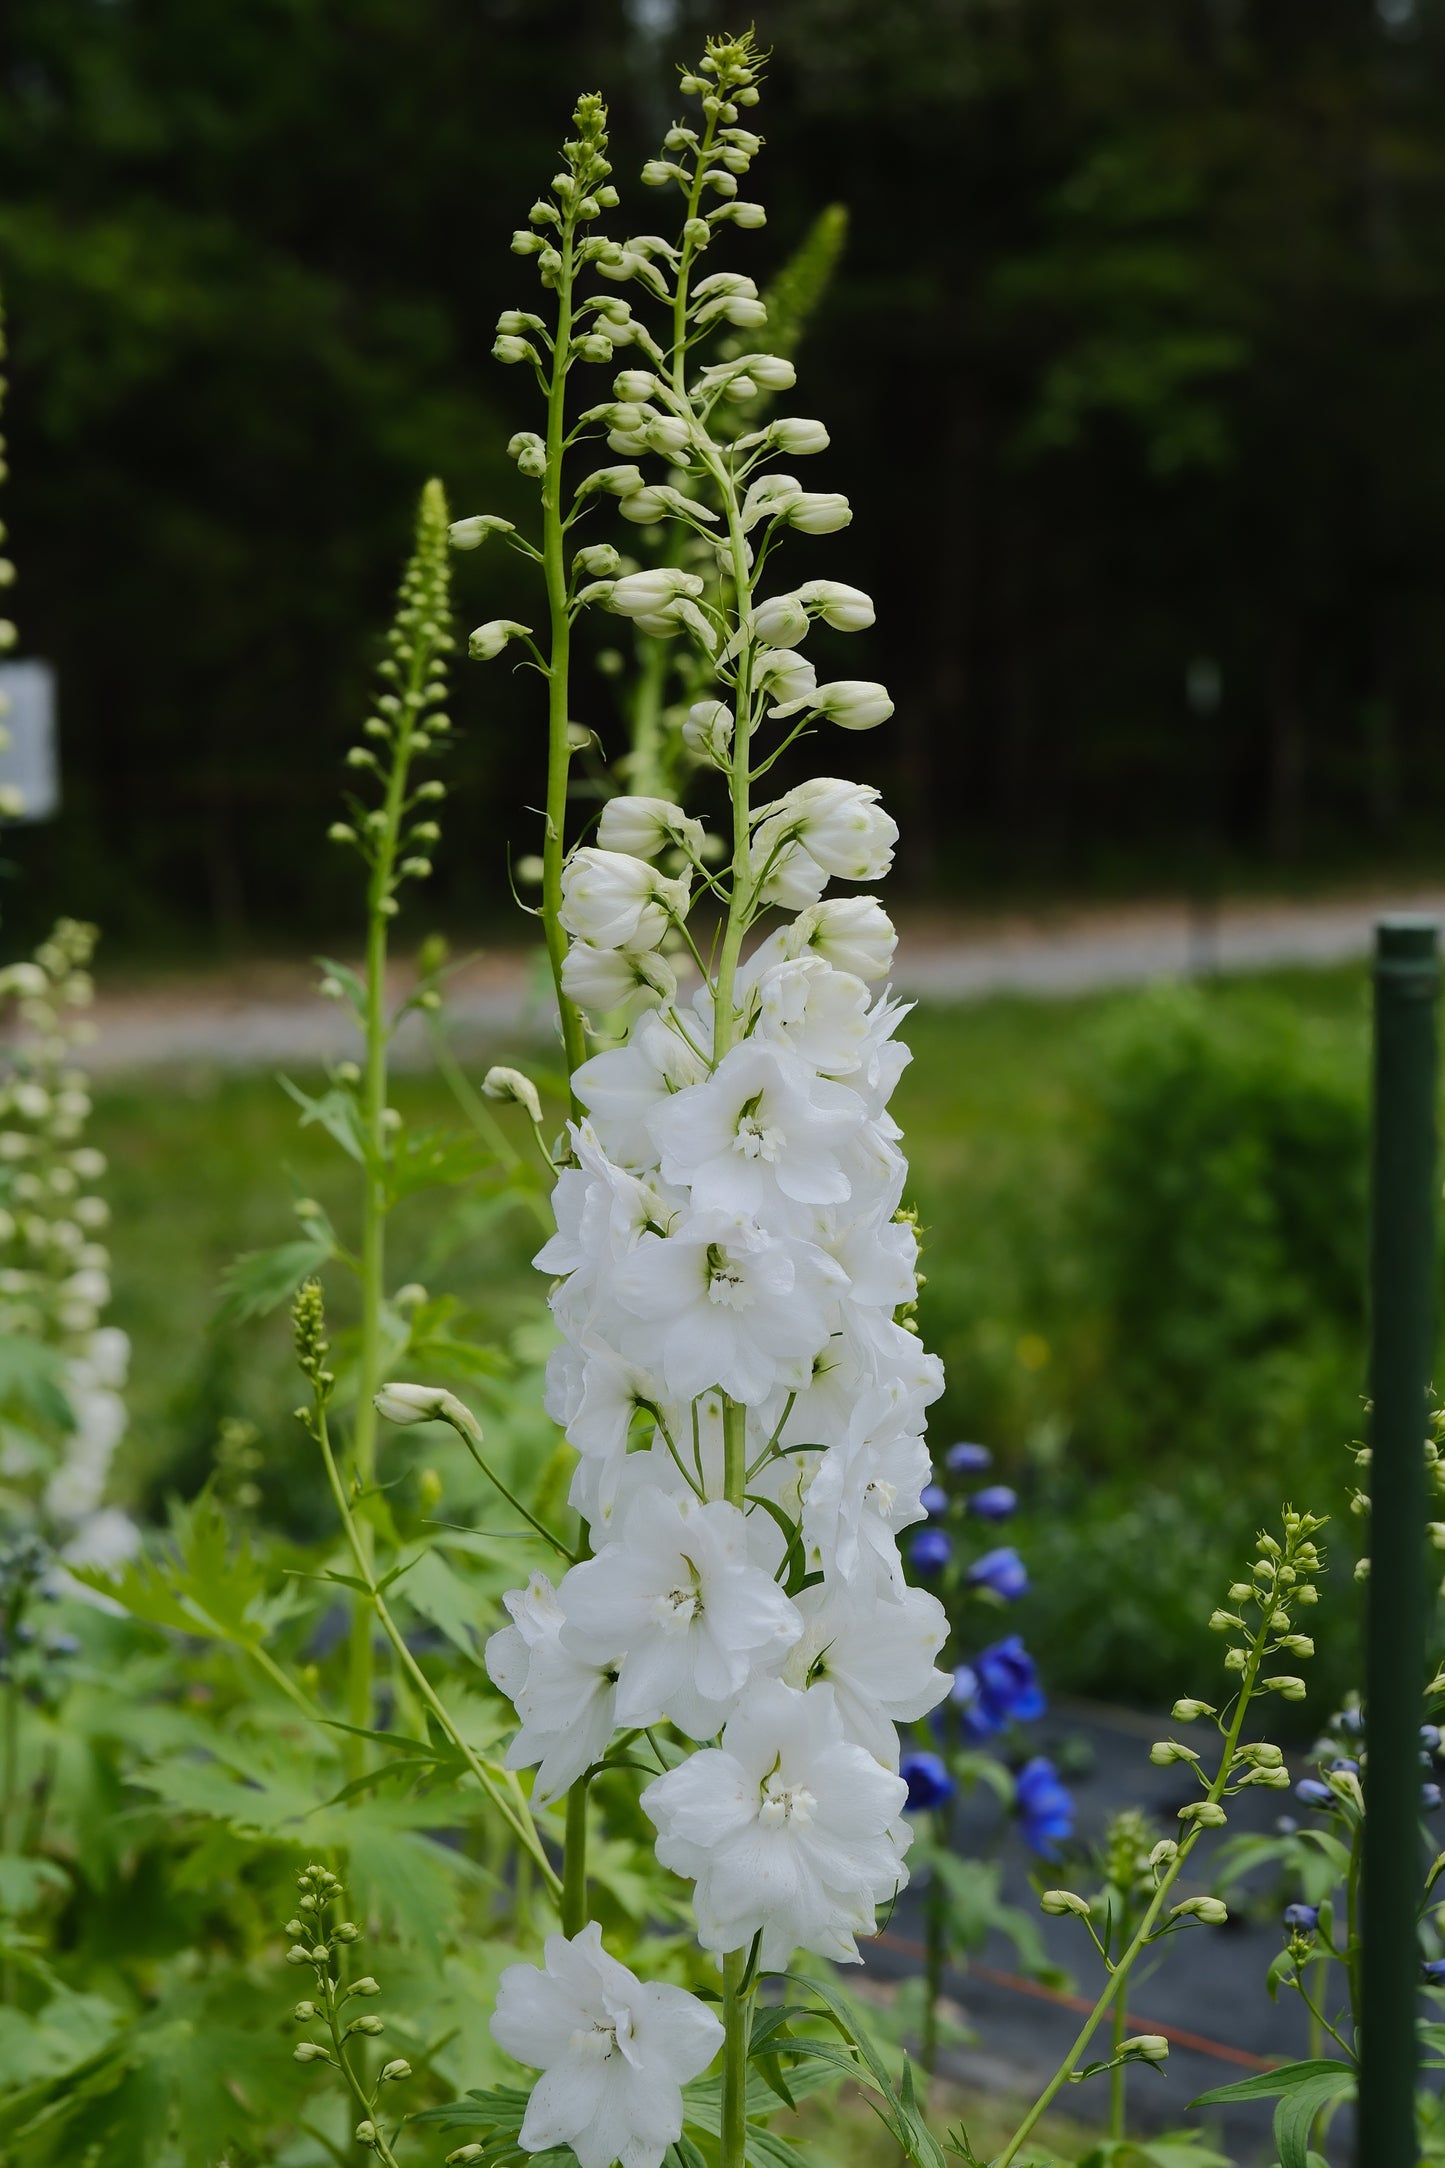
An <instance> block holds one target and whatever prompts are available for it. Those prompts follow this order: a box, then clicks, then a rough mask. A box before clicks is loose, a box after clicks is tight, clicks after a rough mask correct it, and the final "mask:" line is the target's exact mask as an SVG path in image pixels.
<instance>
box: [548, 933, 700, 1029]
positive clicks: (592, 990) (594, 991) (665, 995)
mask: <svg viewBox="0 0 1445 2168" xmlns="http://www.w3.org/2000/svg"><path fill="white" fill-rule="evenodd" d="M562 991H563V993H564V994H566V996H567V998H568V1000H569V1001H575V1002H576V1004H577V1006H578V1008H579V1009H585V1010H587V1011H588V1012H589V1013H593V1014H598V1015H602V1014H605V1013H607V1012H609V1011H611V1010H613V1009H621V1010H624V1011H625V1012H626V1013H627V1014H628V1015H629V1016H631V1015H634V1014H636V1013H637V1012H639V1011H640V1010H642V1009H655V1008H656V1007H657V1006H658V1004H659V1003H660V1002H663V1001H671V999H672V997H673V995H674V994H675V993H676V992H677V974H676V972H675V971H674V970H673V968H672V966H671V964H669V963H668V961H667V959H666V958H665V957H663V956H659V955H657V954H655V953H654V952H652V951H651V950H646V949H643V950H634V949H625V948H613V949H602V948H594V947H593V946H592V943H591V942H590V941H574V942H573V943H572V945H571V947H570V948H569V949H568V951H567V954H566V956H565V957H564V959H563V962H562Z"/></svg>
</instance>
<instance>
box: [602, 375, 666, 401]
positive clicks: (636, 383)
mask: <svg viewBox="0 0 1445 2168" xmlns="http://www.w3.org/2000/svg"><path fill="white" fill-rule="evenodd" d="M612 389H613V392H614V393H615V395H616V396H617V397H618V398H619V399H621V400H623V401H625V402H626V403H628V404H630V405H637V404H641V403H642V402H643V401H644V400H647V399H651V398H652V396H653V394H654V393H655V392H656V390H657V378H656V377H655V376H654V375H653V373H652V371H651V370H650V369H624V370H623V371H622V374H621V375H620V376H618V377H616V378H614V379H613V384H612Z"/></svg>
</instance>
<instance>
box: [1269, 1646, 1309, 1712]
mask: <svg viewBox="0 0 1445 2168" xmlns="http://www.w3.org/2000/svg"><path fill="white" fill-rule="evenodd" d="M1302 1638H1303V1637H1302ZM1259 1684H1260V1685H1261V1686H1262V1687H1264V1688H1265V1690H1266V1691H1267V1692H1268V1693H1271V1694H1278V1695H1279V1697H1280V1700H1281V1701H1303V1700H1304V1698H1305V1682H1304V1680H1303V1679H1293V1678H1290V1677H1289V1676H1288V1675H1281V1674H1276V1676H1275V1677H1274V1678H1272V1679H1261V1680H1260V1681H1259Z"/></svg>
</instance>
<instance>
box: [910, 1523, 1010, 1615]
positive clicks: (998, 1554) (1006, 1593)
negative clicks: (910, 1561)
mask: <svg viewBox="0 0 1445 2168" xmlns="http://www.w3.org/2000/svg"><path fill="white" fill-rule="evenodd" d="M919 1540H920V1541H921V1540H922V1539H921V1538H920V1539H919ZM967 1580H968V1585H969V1587H970V1588H987V1589H991V1590H992V1592H993V1594H994V1595H995V1596H1001V1597H1002V1598H1003V1601H1004V1602H1005V1603H1016V1602H1017V1601H1018V1598H1019V1597H1020V1596H1024V1595H1027V1593H1028V1586H1029V1576H1028V1568H1027V1567H1026V1566H1025V1565H1024V1562H1023V1560H1022V1559H1021V1558H1020V1557H1019V1554H1018V1552H1017V1551H1016V1550H1015V1549H1014V1547H1013V1545H1012V1544H1011V1543H1007V1544H1004V1545H1002V1546H1001V1548H1000V1549H998V1550H996V1551H985V1552H984V1554H983V1556H982V1558H976V1559H975V1560H974V1562H973V1564H972V1565H971V1566H970V1567H969V1569H968V1574H967Z"/></svg>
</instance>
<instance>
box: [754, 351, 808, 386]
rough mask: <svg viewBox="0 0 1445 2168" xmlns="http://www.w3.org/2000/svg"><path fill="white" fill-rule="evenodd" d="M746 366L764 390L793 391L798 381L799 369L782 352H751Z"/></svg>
mask: <svg viewBox="0 0 1445 2168" xmlns="http://www.w3.org/2000/svg"><path fill="white" fill-rule="evenodd" d="M744 366H745V367H746V369H747V372H748V374H749V376H751V377H752V379H753V382H754V383H755V384H756V385H757V386H758V387H759V389H760V390H762V391H791V390H792V388H793V386H794V385H795V384H796V383H797V381H798V372H797V370H796V369H795V368H794V367H793V364H792V363H791V362H790V361H784V360H783V358H782V356H781V355H780V354H749V355H748V357H747V361H746V363H745V364H744Z"/></svg>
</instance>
